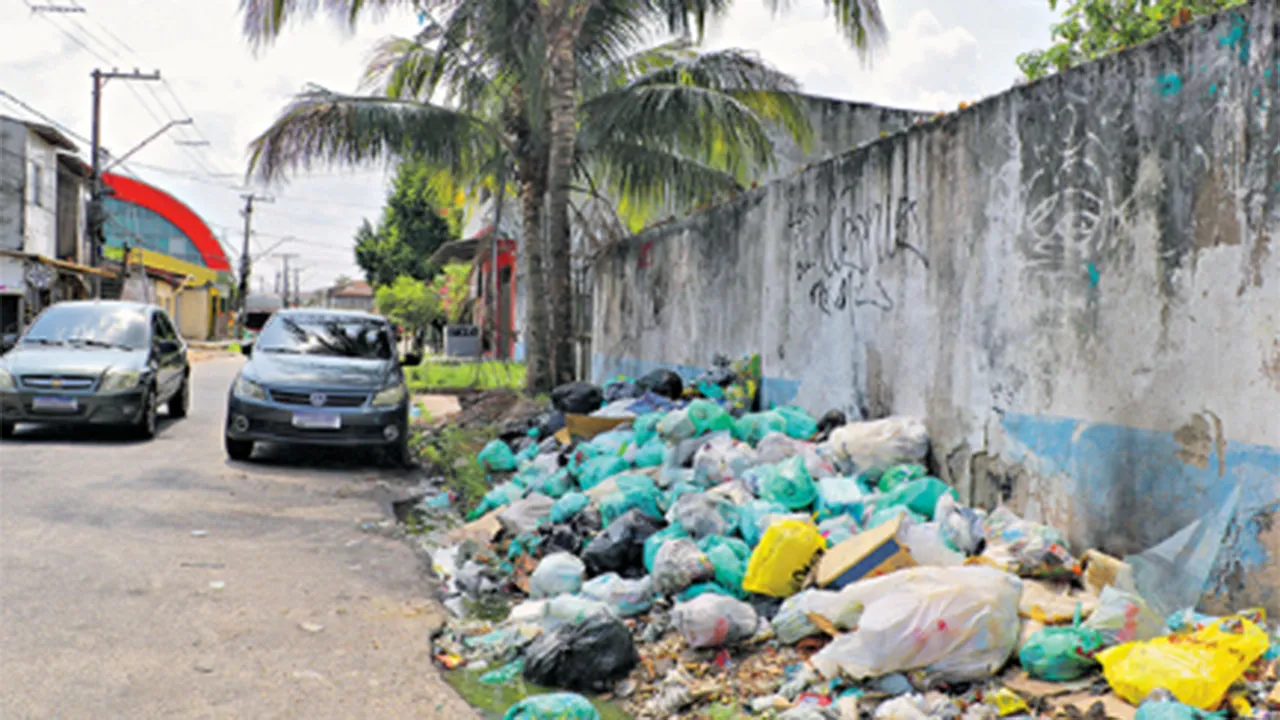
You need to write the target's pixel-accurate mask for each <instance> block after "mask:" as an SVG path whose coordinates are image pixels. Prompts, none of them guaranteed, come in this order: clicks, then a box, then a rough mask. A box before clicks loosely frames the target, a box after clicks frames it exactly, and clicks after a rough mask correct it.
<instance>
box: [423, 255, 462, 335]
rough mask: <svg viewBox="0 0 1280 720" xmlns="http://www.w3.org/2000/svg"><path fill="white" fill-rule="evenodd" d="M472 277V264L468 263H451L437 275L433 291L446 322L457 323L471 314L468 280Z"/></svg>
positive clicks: (432, 284)
mask: <svg viewBox="0 0 1280 720" xmlns="http://www.w3.org/2000/svg"><path fill="white" fill-rule="evenodd" d="M470 278H471V266H470V265H467V264H466V263H450V264H448V265H445V266H444V268H443V269H442V270H441V271H440V272H439V274H437V275H436V278H435V280H433V281H432V282H431V288H430V290H431V292H432V294H434V295H435V296H436V299H437V302H438V303H439V305H440V313H441V315H443V319H444V320H445V321H446V322H449V323H452V324H457V323H460V322H463V321H464V320H465V319H467V318H468V317H469V316H470V314H471V307H470V304H469V303H468V298H469V296H470V295H471V288H470V286H469V285H468V283H467V281H468V280H469V279H470Z"/></svg>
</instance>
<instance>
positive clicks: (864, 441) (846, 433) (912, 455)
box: [826, 416, 929, 469]
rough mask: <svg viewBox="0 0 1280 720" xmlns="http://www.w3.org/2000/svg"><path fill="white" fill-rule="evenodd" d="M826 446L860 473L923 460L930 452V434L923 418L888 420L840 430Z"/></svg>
mask: <svg viewBox="0 0 1280 720" xmlns="http://www.w3.org/2000/svg"><path fill="white" fill-rule="evenodd" d="M826 445H827V447H829V448H830V449H831V450H832V451H833V452H834V453H835V455H836V456H837V457H840V458H844V459H848V460H850V461H852V462H853V463H854V464H855V465H857V467H858V468H859V469H866V468H887V467H890V466H893V465H901V464H903V463H911V462H919V461H920V460H923V459H924V456H925V454H926V453H928V452H929V431H928V429H927V428H925V425H924V422H923V421H922V420H920V419H919V418H913V417H901V416H898V417H888V418H885V419H883V420H872V421H869V422H853V423H849V424H848V425H845V426H843V427H838V428H836V429H835V430H832V431H831V437H830V438H828V440H827V442H826Z"/></svg>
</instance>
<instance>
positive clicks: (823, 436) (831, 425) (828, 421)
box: [814, 410, 849, 442]
mask: <svg viewBox="0 0 1280 720" xmlns="http://www.w3.org/2000/svg"><path fill="white" fill-rule="evenodd" d="M848 422H849V418H847V417H846V416H845V414H844V413H842V412H840V411H839V410H828V411H827V414H826V415H823V416H822V417H821V418H819V420H818V435H817V437H816V438H814V441H815V442H826V440H827V438H829V437H831V431H832V430H835V429H836V428H838V427H844V426H845V425H846V424H848Z"/></svg>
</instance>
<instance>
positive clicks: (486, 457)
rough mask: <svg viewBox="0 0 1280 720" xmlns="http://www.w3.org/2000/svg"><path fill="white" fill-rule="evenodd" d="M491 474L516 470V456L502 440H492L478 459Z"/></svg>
mask: <svg viewBox="0 0 1280 720" xmlns="http://www.w3.org/2000/svg"><path fill="white" fill-rule="evenodd" d="M476 459H477V460H479V461H480V464H481V465H483V466H484V469H485V470H488V471H489V472H511V471H512V470H515V469H516V455H515V453H513V452H511V447H510V446H508V445H507V444H506V443H504V442H502V441H501V440H492V441H490V442H489V444H488V445H485V446H484V449H483V450H481V451H480V454H479V455H478V456H477V457H476Z"/></svg>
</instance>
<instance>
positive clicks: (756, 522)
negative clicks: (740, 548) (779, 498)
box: [738, 500, 787, 547]
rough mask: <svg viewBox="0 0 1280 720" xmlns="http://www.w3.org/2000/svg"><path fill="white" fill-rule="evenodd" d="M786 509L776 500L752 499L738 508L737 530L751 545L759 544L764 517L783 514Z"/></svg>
mask: <svg viewBox="0 0 1280 720" xmlns="http://www.w3.org/2000/svg"><path fill="white" fill-rule="evenodd" d="M786 513H787V509H786V508H785V507H783V506H781V505H779V504H778V503H776V502H769V501H768V500H752V501H750V502H748V503H746V504H745V505H743V506H742V507H740V508H738V532H739V533H741V534H742V538H743V539H744V540H746V541H747V544H748V545H750V546H751V547H755V546H756V545H759V544H760V537H761V536H762V535H764V530H765V528H764V526H763V524H762V523H763V522H764V519H765V518H766V517H768V516H770V515H785V514H786Z"/></svg>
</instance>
